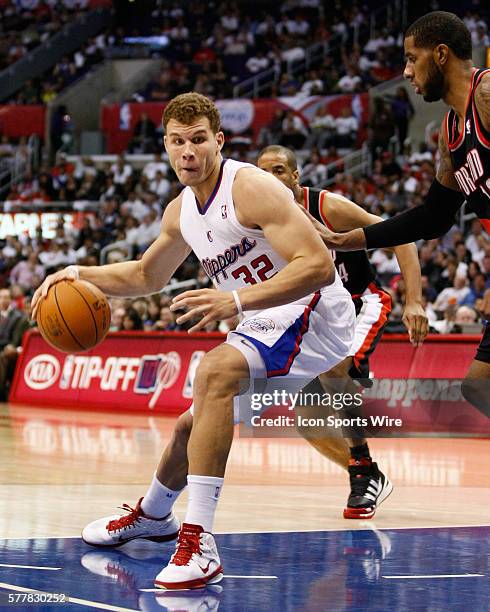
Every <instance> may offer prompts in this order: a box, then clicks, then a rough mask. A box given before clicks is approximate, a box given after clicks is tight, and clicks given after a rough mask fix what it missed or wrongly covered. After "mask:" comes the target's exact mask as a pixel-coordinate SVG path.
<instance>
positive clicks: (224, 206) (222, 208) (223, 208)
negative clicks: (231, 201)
mask: <svg viewBox="0 0 490 612" xmlns="http://www.w3.org/2000/svg"><path fill="white" fill-rule="evenodd" d="M227 217H228V213H227V211H226V204H223V205H222V206H221V218H222V219H226V218H227Z"/></svg>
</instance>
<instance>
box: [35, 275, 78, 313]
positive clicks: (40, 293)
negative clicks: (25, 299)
mask: <svg viewBox="0 0 490 612" xmlns="http://www.w3.org/2000/svg"><path fill="white" fill-rule="evenodd" d="M78 278H79V274H78V269H77V267H76V266H68V267H66V268H64V269H63V270H59V271H58V272H55V273H54V274H50V275H49V276H46V278H45V279H44V281H43V282H42V284H41V285H40V286H39V287H38V288H37V289H36V291H35V292H34V295H33V296H32V302H31V308H32V313H31V319H33V320H35V319H36V314H37V309H38V308H39V304H40V303H41V300H43V299H44V298H45V297H46V296H47V295H48V289H49V288H50V287H51V285H54V284H56V283H59V282H60V281H62V280H72V281H73V280H77V279H78Z"/></svg>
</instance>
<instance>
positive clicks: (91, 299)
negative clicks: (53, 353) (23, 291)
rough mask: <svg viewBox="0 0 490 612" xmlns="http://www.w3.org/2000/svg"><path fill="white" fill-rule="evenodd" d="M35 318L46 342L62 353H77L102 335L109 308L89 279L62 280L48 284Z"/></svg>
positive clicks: (109, 317) (86, 349)
mask: <svg viewBox="0 0 490 612" xmlns="http://www.w3.org/2000/svg"><path fill="white" fill-rule="evenodd" d="M36 319H37V325H38V327H39V331H40V332H41V335H42V337H43V338H44V339H45V340H46V342H47V343H48V344H50V345H51V346H53V347H54V348H56V349H58V350H60V351H63V352H65V353H79V352H82V351H88V350H89V349H91V348H94V347H95V346H97V345H98V344H100V343H101V342H102V340H103V339H104V338H105V337H106V334H107V332H108V331H109V325H110V321H111V309H110V306H109V302H108V301H107V298H106V296H105V295H104V294H103V293H102V291H101V290H100V289H98V288H97V287H96V286H95V285H92V283H89V282H87V281H83V280H74V281H66V280H63V281H60V282H59V283H56V284H55V285H52V286H51V287H50V288H49V291H48V295H47V296H46V298H45V299H43V300H42V301H41V302H40V304H39V309H38V312H37V317H36Z"/></svg>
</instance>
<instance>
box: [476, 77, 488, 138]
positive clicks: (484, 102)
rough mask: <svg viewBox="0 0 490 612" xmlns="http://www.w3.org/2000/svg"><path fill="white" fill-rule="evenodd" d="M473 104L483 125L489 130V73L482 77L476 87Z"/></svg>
mask: <svg viewBox="0 0 490 612" xmlns="http://www.w3.org/2000/svg"><path fill="white" fill-rule="evenodd" d="M475 104H476V108H477V110H478V115H479V116H480V119H481V122H482V123H483V127H484V128H485V129H486V130H487V131H490V74H486V75H485V76H484V77H482V80H481V81H480V83H479V85H478V87H477V88H476V91H475Z"/></svg>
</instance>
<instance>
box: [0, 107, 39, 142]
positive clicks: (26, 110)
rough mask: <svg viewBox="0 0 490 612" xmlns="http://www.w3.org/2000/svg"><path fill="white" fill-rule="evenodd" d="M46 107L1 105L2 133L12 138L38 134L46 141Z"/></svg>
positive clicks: (0, 123) (0, 121) (0, 128)
mask: <svg viewBox="0 0 490 612" xmlns="http://www.w3.org/2000/svg"><path fill="white" fill-rule="evenodd" d="M45 124H46V107H45V106H43V105H42V104H32V105H27V104H25V105H22V104H1V105H0V133H2V134H5V135H6V136H9V137H10V138H19V137H20V136H30V135H31V134H37V136H40V137H41V138H42V139H43V140H44V129H45Z"/></svg>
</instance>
